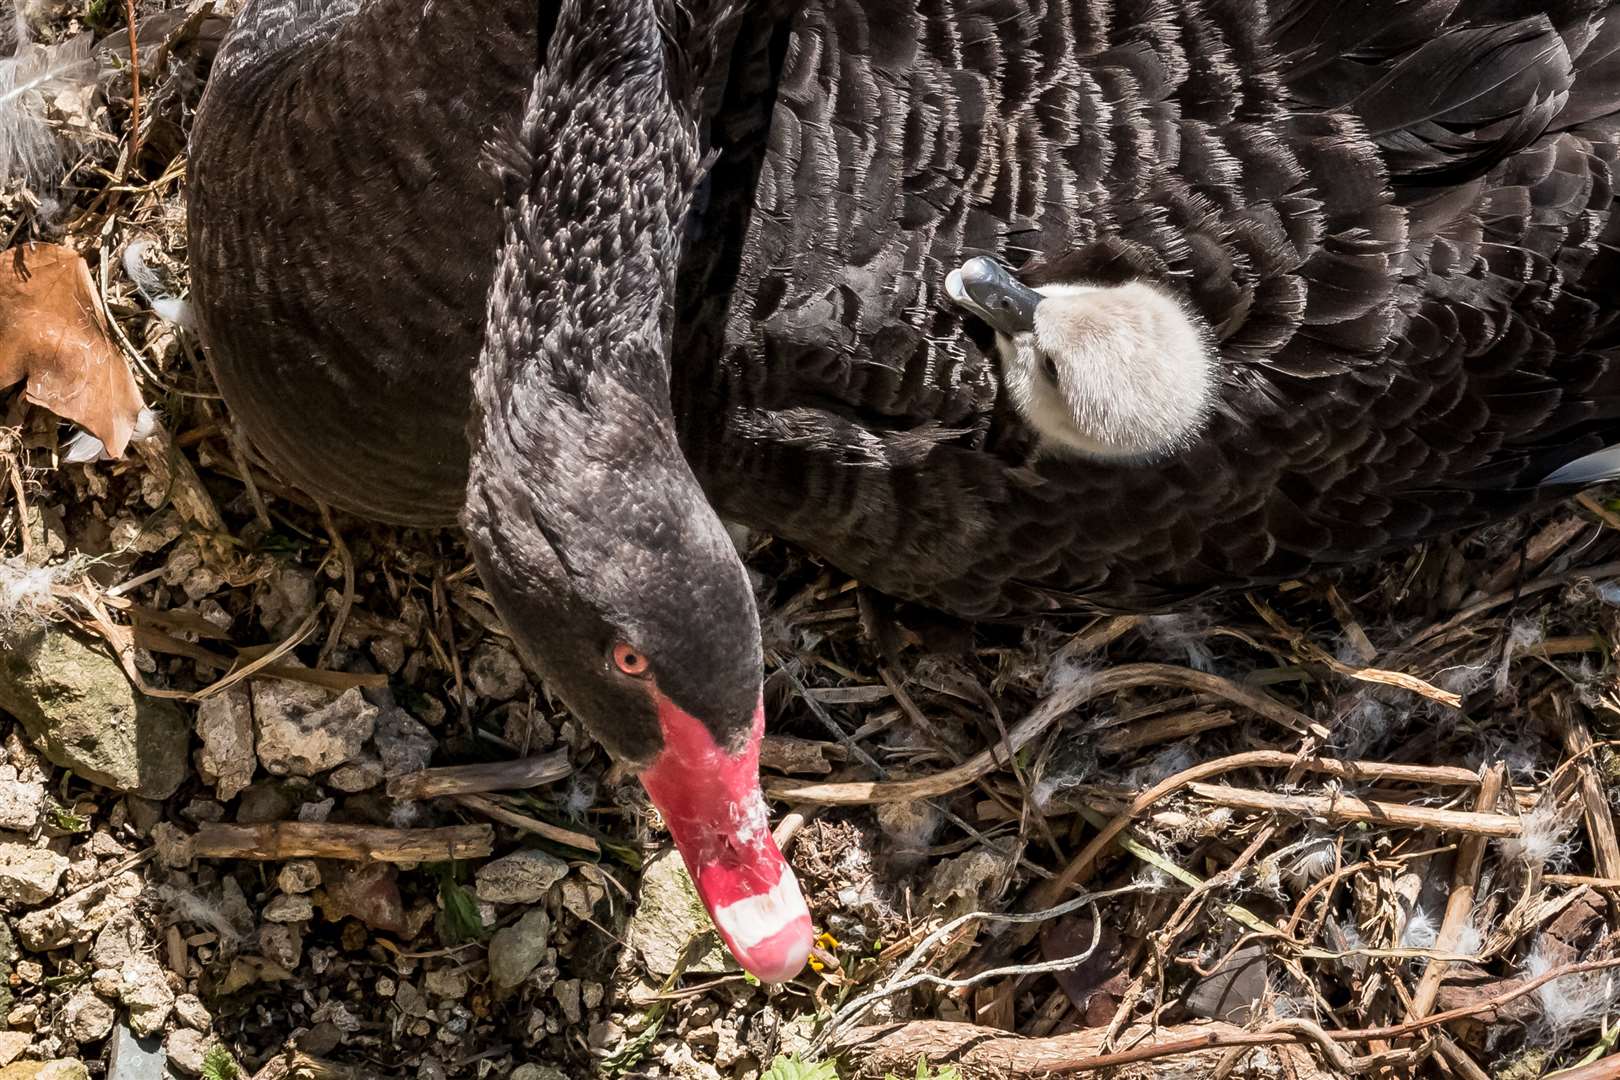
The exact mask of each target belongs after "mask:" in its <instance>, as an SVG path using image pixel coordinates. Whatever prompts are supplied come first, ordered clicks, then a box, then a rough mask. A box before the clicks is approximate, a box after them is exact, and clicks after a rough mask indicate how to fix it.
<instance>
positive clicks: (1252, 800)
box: [1187, 783, 1521, 837]
mask: <svg viewBox="0 0 1620 1080" xmlns="http://www.w3.org/2000/svg"><path fill="white" fill-rule="evenodd" d="M1187 787H1188V788H1189V789H1190V790H1191V791H1192V792H1193V794H1195V795H1197V796H1199V797H1200V798H1204V799H1208V800H1209V801H1210V802H1213V803H1216V804H1218V805H1221V806H1232V807H1236V808H1238V809H1241V810H1261V811H1269V812H1272V813H1282V814H1292V815H1294V816H1295V817H1315V818H1321V819H1323V820H1324V821H1330V822H1335V823H1338V822H1347V821H1365V822H1372V823H1375V824H1379V825H1395V826H1404V827H1407V828H1414V829H1440V830H1446V831H1450V832H1460V833H1466V834H1469V835H1472V836H1496V837H1507V836H1518V835H1519V833H1520V831H1521V826H1520V823H1519V819H1518V818H1513V817H1508V816H1507V815H1506V814H1479V813H1470V812H1468V811H1465V810H1440V809H1436V808H1434V807H1428V806H1413V805H1410V804H1408V803H1392V802H1375V801H1373V800H1370V799H1358V798H1356V797H1355V796H1354V795H1348V794H1344V793H1340V794H1337V795H1283V794H1279V793H1277V792H1271V791H1251V790H1249V789H1247V788H1235V787H1227V786H1225V785H1224V784H1201V783H1189V784H1188V785H1187Z"/></svg>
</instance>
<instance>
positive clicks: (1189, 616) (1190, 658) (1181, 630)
mask: <svg viewBox="0 0 1620 1080" xmlns="http://www.w3.org/2000/svg"><path fill="white" fill-rule="evenodd" d="M1211 625H1212V620H1211V619H1210V618H1209V616H1208V615H1206V614H1204V613H1203V612H1201V611H1197V610H1193V611H1183V612H1177V613H1174V614H1170V615H1149V616H1148V617H1147V618H1145V619H1143V620H1142V625H1141V628H1140V629H1141V631H1142V634H1143V636H1145V637H1147V638H1150V639H1152V640H1154V641H1156V642H1158V643H1159V644H1160V645H1163V646H1164V647H1166V648H1169V649H1175V650H1178V651H1180V652H1182V653H1185V654H1186V657H1187V666H1188V667H1190V668H1192V669H1194V670H1195V671H1207V672H1214V670H1215V654H1214V653H1212V652H1211V651H1210V649H1209V646H1208V645H1207V644H1206V643H1205V642H1206V638H1207V636H1208V633H1209V628H1210V626H1211Z"/></svg>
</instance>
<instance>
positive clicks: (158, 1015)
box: [118, 956, 174, 1035]
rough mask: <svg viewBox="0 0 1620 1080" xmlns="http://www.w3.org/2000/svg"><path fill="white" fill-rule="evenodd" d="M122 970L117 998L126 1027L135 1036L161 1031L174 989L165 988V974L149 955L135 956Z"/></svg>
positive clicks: (170, 1009) (172, 999)
mask: <svg viewBox="0 0 1620 1080" xmlns="http://www.w3.org/2000/svg"><path fill="white" fill-rule="evenodd" d="M122 973H123V980H122V986H121V988H120V990H119V994H118V998H119V1000H120V1001H122V1002H123V1003H124V1007H125V1008H127V1009H128V1010H129V1026H130V1028H131V1029H132V1030H134V1032H135V1034H137V1035H156V1034H158V1033H160V1032H162V1030H163V1028H164V1025H166V1024H167V1023H168V1021H169V1014H170V1013H172V1012H173V1011H174V991H173V990H171V989H170V988H169V977H168V974H167V973H166V972H165V971H164V970H163V968H161V967H159V966H158V963H157V961H156V960H153V959H152V958H151V957H149V956H140V957H136V958H135V960H134V962H132V963H130V964H128V965H126V966H125V967H124V968H123V969H122Z"/></svg>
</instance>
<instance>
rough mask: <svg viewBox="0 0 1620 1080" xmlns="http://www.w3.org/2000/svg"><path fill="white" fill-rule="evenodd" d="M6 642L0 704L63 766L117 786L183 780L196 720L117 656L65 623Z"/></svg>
mask: <svg viewBox="0 0 1620 1080" xmlns="http://www.w3.org/2000/svg"><path fill="white" fill-rule="evenodd" d="M7 645H8V646H9V647H7V648H0V709H4V710H5V711H6V712H9V713H11V714H12V715H13V716H15V717H16V718H17V719H18V720H19V721H21V722H22V725H23V727H24V728H25V729H26V730H27V732H28V737H29V738H30V739H31V740H32V741H33V743H34V746H35V747H36V748H37V749H38V750H40V751H41V752H42V753H43V754H44V755H45V756H46V757H47V758H49V759H50V760H51V761H52V762H54V763H55V764H57V765H59V766H61V767H62V768H64V769H71V770H73V771H74V772H75V773H77V774H79V775H80V776H82V777H84V778H85V779H86V780H90V781H92V782H93V783H97V784H100V785H101V786H102V787H105V788H110V789H112V790H113V791H120V792H126V793H129V794H133V795H140V796H142V797H144V798H148V799H167V798H168V797H169V796H170V795H173V794H174V792H175V790H176V789H177V788H179V786H180V784H181V783H182V782H183V781H184V780H185V778H186V775H187V773H188V772H189V766H188V763H187V757H188V751H189V749H190V744H191V725H190V723H189V722H187V720H186V716H185V714H184V713H182V712H181V711H180V710H179V709H178V708H176V707H175V705H174V704H173V703H172V702H168V701H163V700H160V699H158V698H149V697H145V696H144V695H142V694H141V693H140V692H139V691H137V690H136V689H135V688H134V687H133V686H131V685H130V683H129V680H128V679H127V678H126V677H125V676H124V671H123V669H122V668H120V667H119V666H118V663H117V661H115V660H114V659H113V658H112V657H110V656H108V655H107V654H106V653H103V652H101V651H100V650H97V649H94V648H91V647H90V646H89V645H87V644H85V643H84V642H82V641H80V640H79V639H78V638H76V637H74V636H73V635H71V634H69V633H68V632H66V631H65V630H62V629H61V628H59V627H54V626H48V627H40V628H38V629H35V630H31V631H27V632H24V633H19V634H17V635H16V636H15V637H14V638H13V639H12V640H10V641H9V642H8V643H7Z"/></svg>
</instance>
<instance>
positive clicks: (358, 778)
mask: <svg viewBox="0 0 1620 1080" xmlns="http://www.w3.org/2000/svg"><path fill="white" fill-rule="evenodd" d="M382 781H383V765H382V762H381V761H378V760H377V759H376V758H374V757H371V756H369V755H367V756H366V757H363V758H361V759H360V760H358V761H351V762H349V763H348V764H347V765H339V766H338V767H337V768H335V769H333V770H332V771H331V772H329V773H327V774H326V786H327V787H330V788H336V789H337V790H338V791H341V792H343V793H344V794H345V795H355V794H358V793H359V792H362V791H370V790H371V789H372V788H374V787H376V786H377V785H378V784H380V783H382Z"/></svg>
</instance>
